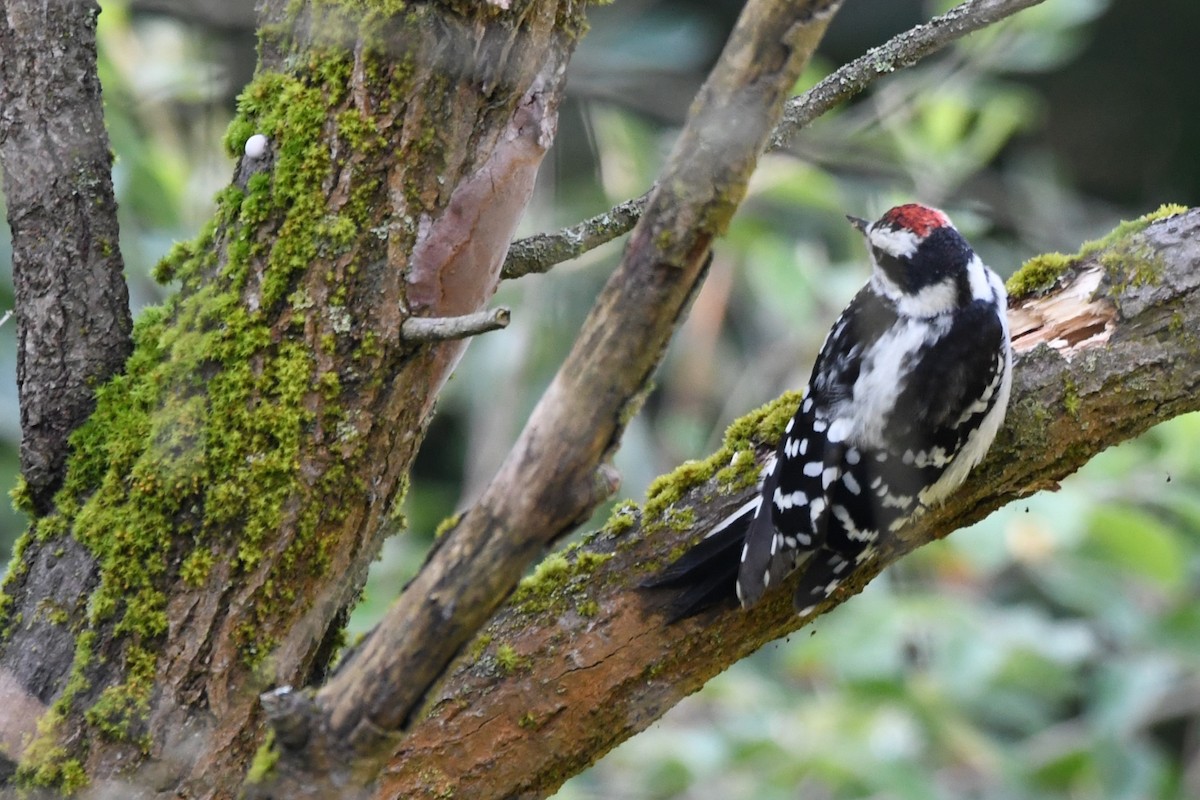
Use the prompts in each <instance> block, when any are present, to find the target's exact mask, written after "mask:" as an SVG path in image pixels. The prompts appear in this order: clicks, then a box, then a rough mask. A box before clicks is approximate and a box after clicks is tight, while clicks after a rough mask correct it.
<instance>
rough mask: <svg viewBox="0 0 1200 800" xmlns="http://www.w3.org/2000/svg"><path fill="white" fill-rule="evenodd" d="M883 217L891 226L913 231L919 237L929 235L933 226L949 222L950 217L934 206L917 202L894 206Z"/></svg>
mask: <svg viewBox="0 0 1200 800" xmlns="http://www.w3.org/2000/svg"><path fill="white" fill-rule="evenodd" d="M883 219H884V221H885V222H887V223H888V224H889V225H891V226H892V227H893V228H903V229H904V230H909V231H912V232H913V233H915V234H916V235H917V236H920V237H921V238H925V237H926V236H928V235H929V232H930V231H932V230H933V229H934V228H941V227H944V226H946V225H949V224H950V219H949V218H948V217H947V216H946V215H945V214H943V213H942V212H940V211H938V210H937V209H936V208H930V207H929V206H923V205H921V204H919V203H908V204H907V205H902V206H896V207H895V208H893V209H892V210H891V211H889V212H887V213H886V214H884V215H883Z"/></svg>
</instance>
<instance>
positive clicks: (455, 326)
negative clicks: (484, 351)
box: [400, 306, 511, 342]
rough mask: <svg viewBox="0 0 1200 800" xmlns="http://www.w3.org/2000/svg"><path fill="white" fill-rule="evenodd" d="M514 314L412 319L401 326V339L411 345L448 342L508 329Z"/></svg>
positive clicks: (492, 312) (505, 311)
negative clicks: (412, 343) (413, 343)
mask: <svg viewBox="0 0 1200 800" xmlns="http://www.w3.org/2000/svg"><path fill="white" fill-rule="evenodd" d="M510 318H511V312H510V311H509V310H508V309H507V308H504V307H503V306H502V307H500V308H493V309H488V310H487V311H478V312H476V313H474V314H465V315H464V316H461V317H409V318H408V319H406V320H404V324H402V325H401V326H400V336H401V338H403V339H404V340H405V341H409V342H446V341H451V340H454V339H466V338H467V337H468V336H478V335H479V334H481V333H487V332H488V331H497V330H500V329H501V328H507V327H508V321H509V319H510Z"/></svg>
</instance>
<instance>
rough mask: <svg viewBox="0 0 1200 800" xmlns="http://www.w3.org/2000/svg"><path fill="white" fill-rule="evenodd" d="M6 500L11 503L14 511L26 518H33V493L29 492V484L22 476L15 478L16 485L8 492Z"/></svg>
mask: <svg viewBox="0 0 1200 800" xmlns="http://www.w3.org/2000/svg"><path fill="white" fill-rule="evenodd" d="M8 499H9V500H11V501H12V507H13V509H14V510H16V511H17V512H19V513H21V514H25V515H27V516H33V512H34V508H33V493H32V492H30V491H29V483H28V482H27V481H26V480H25V476H24V475H18V476H17V482H16V485H14V486H13V488H11V489H9V491H8Z"/></svg>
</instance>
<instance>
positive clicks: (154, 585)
mask: <svg viewBox="0 0 1200 800" xmlns="http://www.w3.org/2000/svg"><path fill="white" fill-rule="evenodd" d="M355 8H358V9H359V10H357V11H356V10H354V9H355ZM380 8H382V6H381V7H380ZM397 8H398V10H397V12H396V14H395V15H394V16H388V15H387V14H385V13H384V12H383V11H381V10H362V7H361V5H359V4H346V5H345V6H343V5H341V4H332V3H324V2H321V3H312V4H309V3H293V2H285V1H284V0H275V2H269V3H267V4H266V8H265V9H264V11H265V14H266V17H265V27H264V38H263V43H262V66H261V69H260V72H259V75H258V76H257V77H256V79H255V81H254V82H253V83H252V84H251V85H250V86H249V87H248V88H247V89H246V91H245V93H244V94H243V96H242V99H241V102H240V114H239V117H238V119H237V120H236V121H235V122H234V124H233V125H232V126H231V129H230V131H229V133H228V136H227V144H228V146H229V148H230V150H231V152H234V153H240V151H241V148H242V146H243V143H244V142H245V141H246V140H247V139H248V138H249V136H250V135H251V134H254V133H262V134H264V135H266V136H267V137H268V142H269V143H268V147H267V149H266V151H265V152H264V153H263V154H262V155H261V156H258V157H256V158H250V157H249V156H245V157H243V158H242V159H241V163H240V165H239V169H238V173H237V177H236V181H235V185H234V186H232V187H230V188H229V189H228V190H226V191H225V192H223V193H222V194H221V196H220V197H219V200H218V212H217V216H216V218H215V219H214V220H213V221H212V223H211V224H210V225H209V226H208V227H207V228H206V230H205V231H204V232H203V233H202V234H201V236H200V238H199V239H198V240H197V241H195V242H193V243H191V244H188V245H182V246H179V247H177V248H176V249H175V250H174V251H172V253H171V254H170V255H169V256H168V257H167V258H166V259H165V260H164V262H163V264H162V265H160V267H159V270H160V276H161V277H164V278H174V279H176V280H178V281H179V283H180V290H179V292H178V293H177V294H176V295H175V296H173V297H172V298H171V299H170V300H169V301H168V302H167V303H165V304H164V305H163V306H162V307H161V308H158V309H154V310H151V311H148V312H147V313H146V314H144V315H143V317H142V318H141V319H140V320H139V322H138V325H137V327H136V330H135V332H134V352H133V355H132V357H131V358H130V360H129V362H128V366H127V371H126V374H124V375H122V376H120V377H118V378H116V379H115V380H113V381H111V382H109V383H108V384H106V385H105V386H104V387H103V388H102V389H101V390H100V391H99V392H98V400H97V407H96V411H95V413H94V414H92V415H91V417H90V418H89V419H88V421H87V422H86V423H85V424H84V425H83V426H82V427H81V428H79V429H78V431H77V432H76V434H75V436H74V438H73V439H72V443H73V452H72V456H71V460H70V464H69V467H68V470H67V475H66V479H65V482H64V484H63V488H62V490H61V491H60V492H59V493H58V494H57V495H56V496H55V499H54V503H53V506H52V507H51V508H49V509H48V510H47V511H46V512H45V513H44V514H41V515H39V517H38V518H37V519H36V520H35V522H34V524H33V527H32V529H31V531H30V532H29V533H28V534H27V535H26V537H25V538H24V540H23V543H22V545H21V547H22V551H21V554H20V555H19V556H18V560H17V561H16V562H14V567H13V569H12V570H11V571H10V574H9V578H8V580H7V582H6V585H5V595H4V599H3V602H4V612H5V614H4V622H5V625H4V637H3V641H2V642H0V688H2V689H3V691H4V692H5V698H6V702H5V704H3V706H2V707H0V729H3V730H4V732H5V738H4V741H3V746H4V751H5V754H6V756H7V757H9V758H10V759H13V760H18V759H19V760H20V763H21V767H20V771H19V774H18V779H19V780H20V781H21V782H22V783H24V784H26V785H33V786H49V787H53V788H56V789H58V790H64V791H70V790H74V789H77V788H79V787H80V786H82V785H83V784H84V783H85V782H86V783H88V784H89V785H90V786H91V787H93V788H94V789H95V790H97V791H109V792H119V793H120V792H126V791H132V788H131V787H139V791H148V792H149V793H150V794H151V795H153V794H155V793H159V794H161V795H162V796H170V797H232V796H234V795H235V794H236V793H237V792H238V787H239V785H240V783H241V781H242V778H243V776H244V774H245V771H246V767H247V764H248V762H249V759H250V756H251V755H252V754H253V752H254V750H255V748H256V746H257V744H258V742H259V739H260V738H261V734H262V730H263V728H262V720H261V716H260V713H259V701H258V694H259V693H260V692H262V691H264V690H266V689H269V688H271V687H273V686H278V685H282V684H297V685H305V684H309V683H312V682H314V681H315V680H317V679H319V677H320V676H321V675H322V674H323V672H324V670H325V667H326V665H327V663H328V660H329V658H330V657H331V655H332V653H333V652H334V651H335V649H336V647H337V645H338V643H339V636H340V628H341V625H342V622H343V621H344V616H345V614H346V611H347V609H348V607H349V606H350V605H351V604H352V603H353V602H354V601H355V600H356V598H357V596H358V594H359V592H360V591H361V587H362V584H363V581H364V579H365V575H366V571H367V566H368V565H369V563H370V562H371V561H372V560H373V559H374V558H375V557H376V555H377V553H378V550H379V546H380V544H381V542H382V540H383V538H384V536H386V535H387V534H388V533H390V532H391V531H392V530H393V528H394V526H395V524H396V523H395V522H394V521H393V516H392V514H393V509H394V508H396V506H397V504H398V503H399V501H400V499H401V497H402V495H403V491H404V486H405V482H406V480H407V474H408V471H409V467H410V466H411V462H412V459H413V457H414V454H415V452H416V450H417V447H418V445H419V443H420V441H421V438H422V436H423V433H424V430H425V425H426V423H427V421H428V416H429V414H430V411H431V409H432V407H433V405H434V399H435V397H436V394H437V391H438V390H439V389H440V387H441V385H442V384H443V383H444V381H445V380H446V379H447V377H448V375H449V372H450V370H451V369H452V368H453V365H454V363H455V361H456V360H457V358H458V356H459V355H460V354H461V351H462V348H463V347H464V346H465V345H464V343H462V342H458V341H442V340H438V341H432V342H431V341H420V342H418V341H413V340H410V339H406V338H405V337H404V335H403V333H402V331H403V329H404V323H405V321H406V320H407V319H409V318H412V317H458V316H464V315H469V314H473V313H475V312H478V311H480V310H481V309H482V308H483V306H484V305H485V304H486V302H487V300H488V299H489V298H490V297H491V295H492V293H493V292H494V291H495V288H496V285H497V282H498V281H499V274H500V268H501V264H502V262H503V257H504V252H505V250H506V247H507V245H508V242H509V241H510V240H511V238H512V235H513V232H514V229H515V226H516V223H517V220H518V219H519V218H520V216H521V214H522V212H523V211H524V207H525V204H526V202H527V201H528V199H529V196H530V193H531V191H532V187H533V180H534V176H535V175H536V172H537V168H538V166H539V164H540V161H541V158H542V156H543V155H544V153H545V151H546V148H547V147H548V146H549V144H550V141H551V139H552V138H553V135H554V132H555V123H556V108H557V104H558V102H559V99H560V97H561V93H562V86H563V81H564V76H565V65H566V62H567V60H568V58H569V56H570V53H571V51H572V48H573V45H574V42H575V39H576V37H577V36H578V35H579V33H580V32H581V29H582V24H583V23H582V10H581V8H580V7H579V6H577V5H576V4H574V3H571V2H568V1H567V0H562V1H561V2H555V1H554V0H531V1H530V2H524V3H520V2H513V3H495V4H489V3H479V4H476V3H465V4H464V3H452V2H451V3H423V4H409V5H407V6H405V7H403V8H400V7H399V6H398V5H397ZM12 19H13V16H12V13H11V12H10V15H9V20H10V22H9V24H10V25H11V24H12ZM88 19H89V20H90V19H91V17H90V16H89V17H88ZM22 24H24V22H22ZM48 52H53V51H52V50H51V51H48ZM5 63H6V65H7V64H8V59H7V57H6V59H5ZM6 68H7V66H6ZM82 72H83V73H84V74H90V75H91V76H92V79H93V80H94V77H95V75H94V65H92V66H89V68H88V69H87V70H82ZM58 83H61V81H59V82H58ZM51 89H54V91H58V89H57V84H56V85H55V86H53V87H52V86H49V85H46V86H44V91H46V92H47V93H48V94H47V97H48V98H49V102H50V103H51V104H53V103H54V102H56V100H55V98H56V97H57V96H56V95H54V94H53V93H52V92H51ZM97 130H99V128H97ZM91 133H92V135H94V134H95V131H92V132H91ZM33 144H36V142H34V143H33ZM8 145H10V146H13V147H18V148H24V147H28V146H33V145H32V144H31V143H30V142H28V141H26V140H24V139H21V140H18V139H16V138H14V136H13V135H12V134H11V133H10V135H9V141H8ZM99 146H100V147H101V148H104V149H106V148H105V146H104V145H103V144H102V143H101V144H100V145H99ZM21 152H22V153H24V152H25V150H24V149H21ZM400 153H403V154H405V156H404V157H397V155H396V154H400ZM103 166H104V174H105V175H107V169H108V162H107V160H105V161H104V164H103ZM15 174H16V173H13V174H8V175H7V177H8V178H10V179H11V178H12V177H14V175H15ZM10 191H11V187H10ZM12 196H13V195H12V194H10V197H12ZM22 197H23V195H21V194H20V193H19V192H18V193H17V200H18V202H17V203H14V204H13V206H14V207H16V208H21V207H22V205H21V203H20V202H19V201H20V200H21V199H22ZM14 227H16V226H14ZM92 233H94V231H92ZM49 238H50V239H51V240H57V238H56V237H54V236H50V237H49ZM112 242H113V245H114V248H115V236H114V238H113V240H112ZM83 245H84V246H85V249H86V251H87V252H95V251H98V250H100V249H101V241H100V240H99V239H96V238H87V236H86V235H85V236H83ZM75 269H78V267H77V266H76V267H75ZM73 274H74V273H73ZM415 327H416V328H417V329H420V328H421V327H422V326H420V325H418V326H415ZM31 711H33V712H35V713H30V712H31ZM37 712H44V713H40V714H39V713H37ZM38 716H40V717H41V720H40V722H38V725H37V728H36V729H35V728H34V723H35V722H37V721H38ZM122 787H125V788H122Z"/></svg>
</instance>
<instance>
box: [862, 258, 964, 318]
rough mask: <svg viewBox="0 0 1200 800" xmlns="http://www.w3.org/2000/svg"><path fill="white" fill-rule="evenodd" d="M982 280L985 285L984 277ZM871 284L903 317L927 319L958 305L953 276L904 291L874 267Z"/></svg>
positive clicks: (948, 311)
mask: <svg viewBox="0 0 1200 800" xmlns="http://www.w3.org/2000/svg"><path fill="white" fill-rule="evenodd" d="M981 266H982V265H981ZM984 280H985V285H986V277H985V279H984ZM871 286H872V288H874V289H875V291H876V292H878V293H879V294H881V295H883V296H884V297H886V298H887V299H889V300H891V301H892V302H893V303H894V304H895V305H896V312H897V313H899V314H900V315H901V316H904V317H918V318H924V319H927V318H929V317H936V316H938V315H940V314H948V313H950V312H951V311H953V310H954V309H955V308H957V307H958V286H956V285H955V282H954V279H953V278H946V279H945V280H943V281H939V282H938V283H934V284H931V285H929V286H926V287H925V288H923V289H921V290H920V291H918V292H905V291H903V290H902V289H901V288H900V287H899V286H897V285H896V283H895V281H893V280H892V279H891V278H889V277H888V276H887V274H886V273H884V271H883V270H881V269H879V268H878V267H876V268H875V271H874V272H873V273H872V275H871Z"/></svg>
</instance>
